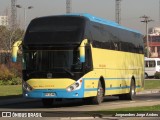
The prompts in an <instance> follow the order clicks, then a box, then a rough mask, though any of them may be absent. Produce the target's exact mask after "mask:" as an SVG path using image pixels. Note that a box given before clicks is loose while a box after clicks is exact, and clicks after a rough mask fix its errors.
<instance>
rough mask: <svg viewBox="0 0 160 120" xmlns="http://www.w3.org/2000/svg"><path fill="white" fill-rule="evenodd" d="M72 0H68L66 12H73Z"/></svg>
mask: <svg viewBox="0 0 160 120" xmlns="http://www.w3.org/2000/svg"><path fill="white" fill-rule="evenodd" d="M71 3H72V1H71V0H66V13H71Z"/></svg>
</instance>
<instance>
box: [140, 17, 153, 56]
mask: <svg viewBox="0 0 160 120" xmlns="http://www.w3.org/2000/svg"><path fill="white" fill-rule="evenodd" d="M140 18H144V20H143V21H141V22H144V23H146V42H147V57H148V58H149V40H148V23H149V22H151V21H153V20H152V19H150V18H149V17H148V16H146V15H144V16H141V17H140Z"/></svg>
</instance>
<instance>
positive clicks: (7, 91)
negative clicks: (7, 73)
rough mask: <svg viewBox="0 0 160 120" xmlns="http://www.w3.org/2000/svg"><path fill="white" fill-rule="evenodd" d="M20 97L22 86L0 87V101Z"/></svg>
mask: <svg viewBox="0 0 160 120" xmlns="http://www.w3.org/2000/svg"><path fill="white" fill-rule="evenodd" d="M19 96H22V85H0V99H3V98H12V97H19Z"/></svg>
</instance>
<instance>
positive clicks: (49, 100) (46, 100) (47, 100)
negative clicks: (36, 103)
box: [42, 98, 53, 107]
mask: <svg viewBox="0 0 160 120" xmlns="http://www.w3.org/2000/svg"><path fill="white" fill-rule="evenodd" d="M42 104H43V106H44V107H52V104H53V99H52V98H43V99H42Z"/></svg>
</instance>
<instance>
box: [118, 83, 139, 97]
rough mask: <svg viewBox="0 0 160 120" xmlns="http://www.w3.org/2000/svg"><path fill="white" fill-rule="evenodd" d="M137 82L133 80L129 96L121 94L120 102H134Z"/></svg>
mask: <svg viewBox="0 0 160 120" xmlns="http://www.w3.org/2000/svg"><path fill="white" fill-rule="evenodd" d="M135 88H136V87H135V82H134V80H131V85H130V92H129V93H127V94H121V95H119V99H120V100H133V99H134V98H135V96H136V90H135Z"/></svg>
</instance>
